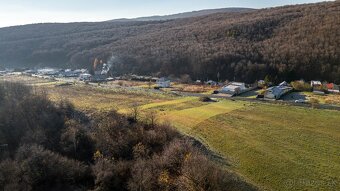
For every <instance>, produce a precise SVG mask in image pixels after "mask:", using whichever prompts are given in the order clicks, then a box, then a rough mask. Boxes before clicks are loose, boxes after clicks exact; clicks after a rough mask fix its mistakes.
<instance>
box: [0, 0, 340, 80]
mask: <svg viewBox="0 0 340 191" xmlns="http://www.w3.org/2000/svg"><path fill="white" fill-rule="evenodd" d="M339 13H340V3H339V2H338V1H335V2H324V3H317V4H305V5H296V6H284V7H278V8H270V9H261V10H256V11H250V12H238V13H217V14H211V15H207V16H200V17H192V18H183V19H175V20H166V21H145V22H141V21H140V22H138V21H129V22H99V23H68V24H35V25H26V26H18V27H8V28H2V29H0V63H1V64H2V65H7V66H8V67H17V66H26V67H35V66H36V67H41V66H55V67H71V68H76V67H87V68H90V66H91V63H92V62H93V60H95V58H99V59H102V60H103V61H107V60H108V59H110V57H111V56H112V55H114V56H115V58H116V60H115V61H114V63H113V70H114V72H116V73H117V74H123V73H136V74H153V75H171V74H173V75H176V76H180V75H183V74H189V75H190V76H191V78H192V79H194V80H196V79H204V80H205V79H207V78H209V79H215V80H216V79H217V75H216V74H217V73H219V74H220V79H222V80H225V79H228V80H242V81H246V82H253V81H255V80H259V79H263V78H264V77H265V76H267V75H268V76H269V77H270V78H271V79H272V80H273V81H280V80H295V79H301V78H302V79H305V80H312V79H318V80H327V81H332V82H336V83H340V58H339V55H340V48H339V44H340V35H339V34H340V14H339Z"/></svg>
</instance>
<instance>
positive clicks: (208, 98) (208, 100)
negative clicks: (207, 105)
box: [199, 96, 212, 102]
mask: <svg viewBox="0 0 340 191" xmlns="http://www.w3.org/2000/svg"><path fill="white" fill-rule="evenodd" d="M199 100H200V101H202V102H211V101H212V99H210V97H208V96H204V97H200V98H199Z"/></svg>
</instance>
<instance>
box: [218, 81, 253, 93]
mask: <svg viewBox="0 0 340 191" xmlns="http://www.w3.org/2000/svg"><path fill="white" fill-rule="evenodd" d="M247 89H248V88H246V85H245V84H244V83H242V82H231V83H229V84H228V85H227V86H224V87H222V89H221V91H220V92H221V93H226V94H232V95H237V94H240V93H242V92H244V91H246V90H247Z"/></svg>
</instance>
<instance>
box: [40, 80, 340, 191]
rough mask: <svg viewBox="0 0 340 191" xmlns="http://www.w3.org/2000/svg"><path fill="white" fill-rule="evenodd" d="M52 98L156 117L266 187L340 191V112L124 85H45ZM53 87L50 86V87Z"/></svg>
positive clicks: (88, 109)
mask: <svg viewBox="0 0 340 191" xmlns="http://www.w3.org/2000/svg"><path fill="white" fill-rule="evenodd" d="M37 84H39V86H37V87H39V88H44V87H46V92H47V94H48V96H49V97H50V98H51V99H52V100H57V99H68V100H70V101H71V102H72V103H73V104H74V105H75V106H76V107H77V108H78V109H80V110H82V111H85V112H88V113H99V112H103V111H109V110H111V109H116V110H118V111H119V112H121V113H124V114H127V115H128V114H130V112H131V110H130V108H131V107H133V106H134V105H136V104H137V105H139V110H140V113H141V119H142V118H143V117H142V116H143V115H144V114H147V113H150V112H155V113H156V114H157V121H158V122H159V123H170V124H172V125H173V126H174V127H175V128H176V129H178V130H179V131H180V132H182V133H183V134H186V135H189V136H191V137H193V138H195V139H197V140H199V141H200V142H202V143H203V144H204V145H205V146H206V147H207V148H209V149H210V150H211V151H213V152H214V153H216V154H217V155H219V156H220V157H222V158H223V159H224V160H225V162H224V163H221V165H222V167H223V168H226V169H228V170H230V171H233V172H235V173H238V174H239V175H241V176H242V177H244V179H246V180H247V181H249V182H251V183H253V184H255V185H257V186H258V187H260V188H261V189H263V190H340V160H339V158H340V123H339V121H340V112H339V111H331V110H320V109H312V108H302V107H296V106H287V105H280V104H268V103H252V102H247V101H232V100H222V99H220V100H217V101H215V102H201V101H199V99H198V98H195V97H182V96H175V95H172V94H170V93H166V92H164V93H163V92H159V93H156V92H154V91H148V90H131V89H126V88H115V89H105V88H102V87H95V86H86V85H70V86H54V87H53V88H50V87H51V85H50V84H49V83H48V82H46V84H45V85H42V84H44V82H41V81H39V83H37ZM47 84H48V85H47Z"/></svg>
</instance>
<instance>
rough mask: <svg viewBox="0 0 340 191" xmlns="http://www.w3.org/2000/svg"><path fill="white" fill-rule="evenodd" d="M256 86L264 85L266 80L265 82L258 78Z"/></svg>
mask: <svg viewBox="0 0 340 191" xmlns="http://www.w3.org/2000/svg"><path fill="white" fill-rule="evenodd" d="M257 86H258V87H264V86H266V82H265V81H264V80H259V81H258V82H257Z"/></svg>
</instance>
